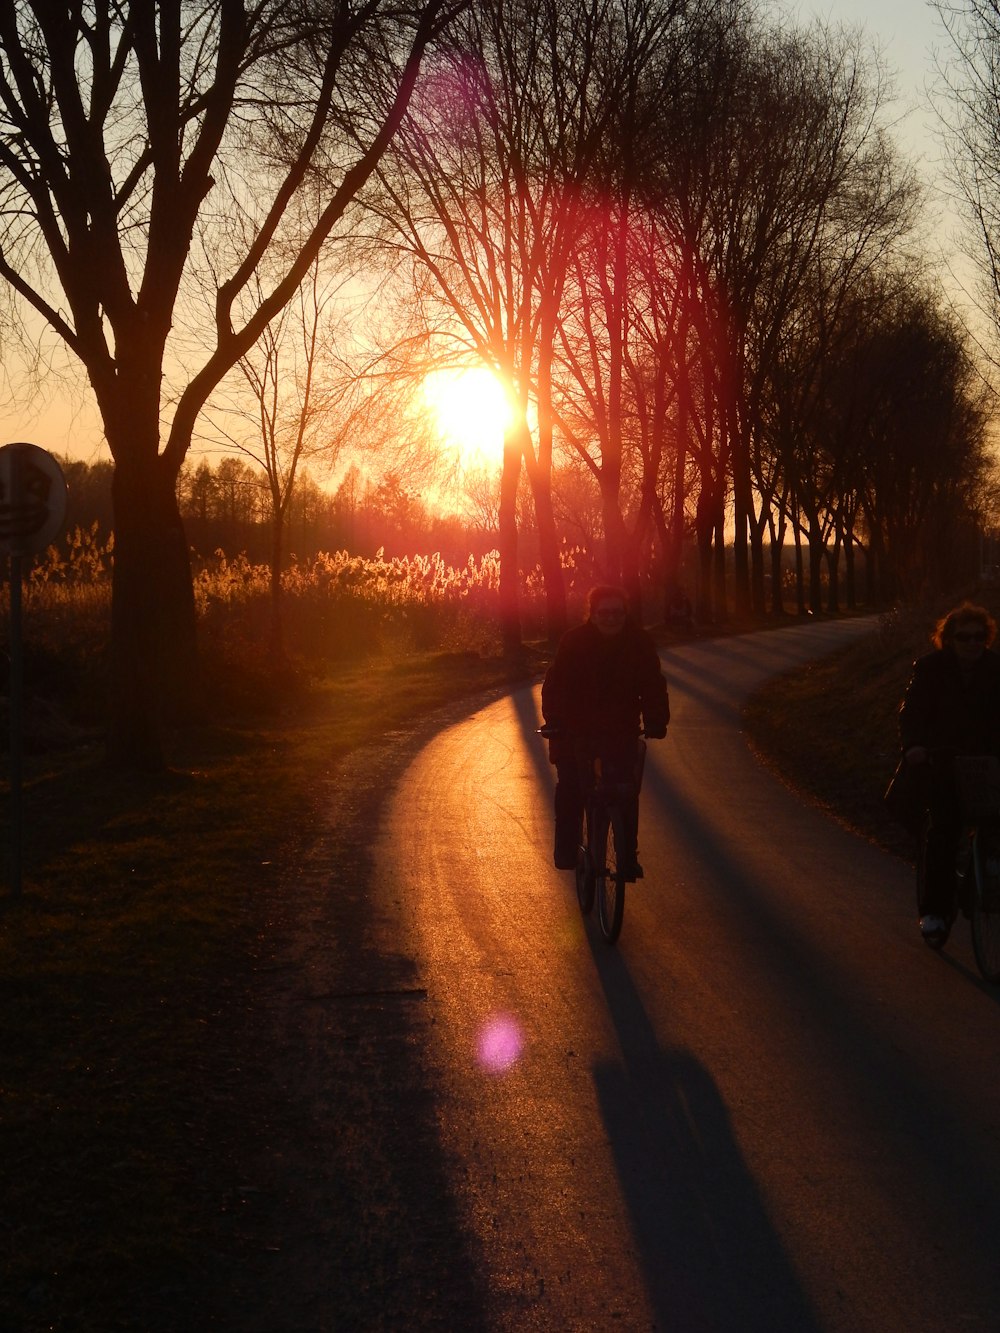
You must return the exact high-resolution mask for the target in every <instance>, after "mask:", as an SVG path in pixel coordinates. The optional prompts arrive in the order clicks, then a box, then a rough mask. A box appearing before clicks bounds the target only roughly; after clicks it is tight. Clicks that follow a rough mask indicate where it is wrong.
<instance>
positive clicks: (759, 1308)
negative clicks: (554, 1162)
mask: <svg viewBox="0 0 1000 1333" xmlns="http://www.w3.org/2000/svg"><path fill="white" fill-rule="evenodd" d="M591 941H592V946H593V948H594V958H595V963H596V966H597V971H598V975H599V976H600V979H601V983H602V985H603V986H604V991H605V995H606V997H607V1002H608V1009H609V1011H610V1013H611V1016H612V1018H613V1019H614V1023H615V1027H616V1030H617V1033H618V1039H619V1042H620V1044H621V1049H622V1057H623V1063H622V1064H621V1065H618V1064H614V1063H610V1062H605V1063H599V1064H598V1065H596V1066H595V1068H594V1083H595V1086H596V1089H597V1095H598V1100H599V1102H600V1106H601V1113H602V1116H603V1118H604V1123H605V1126H606V1128H607V1132H608V1138H609V1140H610V1145H611V1149H612V1152H613V1154H614V1158H615V1165H616V1168H617V1171H618V1176H619V1179H620V1182H621V1187H622V1194H623V1197H624V1199H625V1201H626V1204H627V1206H628V1209H629V1213H630V1216H631V1220H632V1228H633V1233H634V1237H635V1242H636V1246H637V1249H638V1253H639V1258H640V1262H641V1264H642V1269H643V1274H644V1277H645V1284H646V1291H647V1294H648V1297H649V1301H650V1304H651V1306H652V1309H653V1311H654V1313H655V1316H656V1325H655V1326H656V1327H657V1328H663V1329H669V1330H671V1333H702V1330H704V1331H705V1333H708V1331H709V1330H712V1333H723V1331H727V1333H728V1331H729V1330H731V1331H732V1333H756V1331H757V1330H759V1333H777V1331H778V1330H789V1331H790V1330H795V1333H812V1331H813V1330H816V1331H817V1333H818V1330H819V1329H820V1327H821V1325H820V1324H819V1323H818V1322H817V1320H816V1317H815V1315H814V1313H813V1312H812V1310H811V1309H810V1307H809V1303H808V1301H807V1298H806V1296H805V1293H804V1291H803V1290H802V1287H801V1284H800V1283H799V1280H798V1277H797V1276H796V1273H795V1270H794V1268H793V1266H792V1264H791V1262H790V1260H789V1258H788V1255H787V1254H786V1253H785V1251H784V1249H783V1247H782V1244H781V1242H780V1240H779V1239H778V1237H777V1235H776V1234H775V1232H774V1229H773V1227H772V1225H771V1222H770V1219H769V1218H768V1215H767V1210H766V1208H765V1206H764V1203H763V1201H762V1199H761V1196H760V1192H759V1190H758V1188H757V1184H756V1182H755V1180H754V1178H753V1175H752V1173H751V1172H750V1170H749V1169H748V1167H747V1165H746V1162H745V1161H744V1159H743V1156H742V1153H741V1152H740V1149H739V1146H738V1144H737V1142H736V1139H735V1136H734V1134H733V1129H732V1124H731V1121H730V1118H729V1113H728V1111H727V1109H726V1106H725V1103H724V1101H723V1099H722V1097H721V1095H720V1093H719V1089H718V1087H717V1085H716V1083H715V1081H714V1079H713V1078H712V1076H711V1074H710V1073H709V1072H708V1070H707V1069H706V1068H705V1066H704V1065H703V1064H702V1063H701V1062H700V1061H699V1060H698V1059H697V1057H696V1056H695V1055H694V1054H693V1053H692V1052H691V1051H688V1050H684V1049H683V1048H680V1047H675V1048H667V1049H664V1048H663V1047H662V1046H661V1045H660V1043H659V1042H658V1040H657V1037H656V1034H655V1032H654V1030H653V1027H652V1025H651V1024H650V1022H649V1018H648V1016H647V1014H646V1011H645V1008H644V1007H643V1004H642V1000H641V998H640V996H639V994H638V992H637V991H636V988H635V985H634V983H633V981H632V978H631V976H630V974H629V971H628V966H627V964H626V963H625V961H624V959H623V958H622V956H621V955H620V954H618V953H617V952H613V951H611V950H608V949H607V948H606V947H605V946H604V945H603V944H602V943H599V942H598V943H596V944H595V943H594V936H593V934H591Z"/></svg>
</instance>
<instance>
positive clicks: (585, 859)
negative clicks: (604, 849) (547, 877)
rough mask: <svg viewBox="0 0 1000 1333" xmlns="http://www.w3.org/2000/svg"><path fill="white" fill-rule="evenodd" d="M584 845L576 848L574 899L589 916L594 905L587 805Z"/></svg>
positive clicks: (591, 837) (591, 826)
mask: <svg viewBox="0 0 1000 1333" xmlns="http://www.w3.org/2000/svg"><path fill="white" fill-rule="evenodd" d="M584 824H585V831H584V845H583V846H582V847H578V848H577V849H576V900H577V902H578V903H579V904H580V911H581V912H582V913H583V915H584V916H589V915H590V911H591V909H592V907H593V906H594V854H593V847H594V832H595V830H594V823H593V812H592V811H591V810H590V808H589V807H588V809H587V812H586V816H585V819H584Z"/></svg>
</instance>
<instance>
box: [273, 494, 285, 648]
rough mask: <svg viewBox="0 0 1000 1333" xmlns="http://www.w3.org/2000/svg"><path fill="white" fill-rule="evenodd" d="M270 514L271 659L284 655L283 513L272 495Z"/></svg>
mask: <svg viewBox="0 0 1000 1333" xmlns="http://www.w3.org/2000/svg"><path fill="white" fill-rule="evenodd" d="M271 500H272V515H271V660H272V662H274V663H277V662H280V661H281V660H282V658H283V657H284V655H285V632H284V624H283V620H282V605H281V564H282V559H283V556H284V549H283V548H284V539H285V515H284V511H283V510H282V509H281V508H280V506H279V504H278V503H277V499H276V497H275V496H273V495H272V497H271Z"/></svg>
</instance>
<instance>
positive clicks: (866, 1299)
mask: <svg viewBox="0 0 1000 1333" xmlns="http://www.w3.org/2000/svg"><path fill="white" fill-rule="evenodd" d="M864 632H871V625H870V624H869V625H868V626H867V627H866V626H865V625H864V624H862V623H859V622H849V621H841V622H832V623H829V624H827V623H823V624H817V625H810V626H805V627H794V628H789V629H783V630H778V631H771V632H767V633H763V634H754V635H748V636H742V637H738V638H722V639H716V640H711V641H705V642H699V643H696V644H692V645H689V646H685V647H681V648H677V649H672V650H671V651H669V652H667V653H665V654H664V656H663V663H664V670H665V672H666V674H667V678H668V683H669V688H670V698H671V709H672V721H671V724H670V730H669V734H668V737H667V739H666V740H665V741H663V742H651V743H650V746H649V756H648V762H647V767H646V777H645V782H644V787H643V793H642V814H641V820H640V855H641V859H642V862H643V865H644V867H645V871H646V878H645V880H644V881H643V882H642V883H640V884H638V885H636V886H635V887H634V888H632V887H630V888H629V890H628V897H627V901H626V910H625V924H624V928H623V931H622V936H621V939H620V940H619V942H618V944H617V946H616V947H614V948H610V947H608V946H607V945H606V944H605V943H604V941H603V940H602V938H601V936H600V934H599V931H598V929H597V925H596V921H589V922H586V923H585V922H583V921H582V919H581V917H580V913H579V909H578V907H577V905H576V899H575V894H574V889H573V883H572V876H571V875H570V874H569V873H567V872H561V871H557V870H555V869H554V868H553V867H552V863H551V855H550V853H551V842H552V817H551V796H552V786H553V770H552V769H551V768H550V767H549V765H548V762H547V758H546V754H545V747H544V745H543V743H542V742H540V741H539V739H538V738H537V737H536V736H535V735H534V728H535V727H536V726H537V725H538V691H537V689H535V690H530V689H527V690H523V691H521V692H518V693H515V694H513V695H512V696H510V697H507V698H504V699H502V700H500V701H498V702H496V703H493V704H491V705H490V706H488V707H485V708H483V709H482V710H481V711H479V712H477V713H476V714H475V715H474V716H472V717H471V718H469V719H468V720H467V721H465V722H462V723H461V724H459V725H457V726H453V727H451V728H449V729H447V730H446V731H444V732H442V733H441V734H439V735H438V736H437V737H436V738H435V739H434V740H433V741H432V742H431V743H429V744H428V745H427V746H426V747H425V748H424V749H423V750H422V751H421V752H420V753H419V755H418V756H417V757H416V760H415V762H414V763H413V764H412V765H411V766H410V767H409V769H408V770H407V772H406V774H405V776H404V778H403V780H402V781H401V783H400V785H399V787H398V789H397V791H396V793H395V795H394V797H393V799H392V801H391V802H390V805H389V808H388V811H387V815H386V818H385V820H384V823H383V827H382V829H381V833H380V837H379V841H378V848H377V859H376V876H375V883H376V884H377V885H379V890H378V892H379V894H380V895H385V896H384V899H383V902H384V906H385V912H384V920H385V921H386V922H387V923H388V922H389V921H390V920H391V921H392V923H393V926H392V929H393V931H394V932H395V931H398V930H400V929H402V931H403V933H404V934H405V936H406V939H405V941H403V947H405V949H406V950H407V952H409V953H410V954H411V956H412V957H414V958H415V959H416V962H417V971H418V974H419V981H420V985H421V986H423V987H425V988H426V992H427V1004H428V1006H429V1011H430V1022H429V1030H430V1032H431V1033H432V1037H431V1041H430V1049H429V1050H428V1051H427V1052H426V1058H427V1060H428V1061H429V1066H430V1071H431V1073H432V1075H433V1079H434V1086H435V1088H436V1103H437V1115H438V1120H439V1132H440V1139H441V1145H442V1152H443V1154H444V1156H445V1161H446V1163H447V1169H448V1173H449V1178H450V1181H451V1189H452V1192H453V1196H454V1199H455V1201H456V1207H457V1209H458V1212H459V1216H460V1218H461V1223H462V1226H463V1228H464V1231H465V1233H466V1235H467V1237H468V1246H467V1248H468V1253H469V1255H470V1256H471V1258H470V1260H469V1262H471V1263H473V1264H475V1266H476V1268H477V1270H478V1272H479V1273H480V1276H481V1278H482V1280H483V1284H484V1286H485V1288H486V1290H488V1293H489V1295H488V1302H487V1309H486V1311H485V1313H484V1326H485V1327H486V1328H490V1329H558V1330H572V1329H580V1330H584V1329H593V1330H604V1329H622V1330H642V1329H662V1330H670V1333H689V1331H691V1333H695V1331H697V1333H701V1331H702V1330H705V1331H706V1333H707V1331H709V1330H720V1331H721V1330H725V1331H728V1330H733V1333H750V1331H751V1330H760V1331H761V1333H765V1331H766V1333H781V1331H783V1330H789V1331H793V1333H812V1331H813V1330H844V1331H845V1333H846V1331H848V1330H850V1331H851V1333H854V1331H855V1330H859V1331H861V1330H871V1331H872V1333H894V1331H895V1330H899V1331H900V1333H903V1331H904V1330H905V1333H942V1331H943V1330H970V1331H971V1330H976V1331H980V1330H982V1331H984V1333H985V1331H986V1330H989V1331H990V1333H996V1330H998V1329H1000V1078H998V1072H1000V1009H998V998H1000V996H998V993H997V991H996V990H994V989H993V988H990V987H988V986H986V985H984V984H983V983H982V982H981V981H980V980H979V979H978V975H977V974H976V972H975V966H974V963H973V959H972V955H971V950H970V948H969V943H968V927H967V925H966V923H964V922H960V923H958V925H957V926H956V931H955V935H954V937H953V941H952V942H950V943H949V945H948V948H947V950H946V952H945V953H944V954H942V955H935V954H933V953H932V952H931V951H930V950H928V949H927V948H926V947H925V946H924V945H923V944H922V942H921V941H920V939H919V937H918V934H917V927H916V921H915V909H914V900H913V889H912V874H911V872H910V870H909V868H908V867H907V866H906V865H905V864H904V863H903V862H901V861H899V860H897V859H895V858H893V857H891V856H889V855H888V854H886V853H883V852H882V851H880V850H879V849H878V848H876V847H874V846H872V845H870V844H868V843H867V842H866V841H864V840H863V839H861V838H859V837H857V836H856V835H854V834H852V833H851V832H850V831H848V830H846V829H844V828H842V827H841V826H840V825H839V824H838V823H837V822H836V821H835V820H834V819H833V818H831V817H830V815H828V814H827V813H826V812H824V811H822V810H820V809H818V808H817V807H815V806H814V805H811V804H809V803H807V802H805V801H803V800H802V799H800V798H799V797H798V796H797V795H796V794H795V793H794V792H792V791H790V790H789V789H788V788H787V787H786V786H785V785H784V784H782V782H780V781H779V780H778V779H777V778H775V777H774V776H773V775H771V774H770V773H769V772H767V771H766V770H764V769H763V768H762V767H761V766H760V765H759V764H758V763H757V762H756V760H755V758H754V756H753V754H752V753H751V751H750V749H749V747H748V746H747V744H746V740H745V737H744V736H743V734H742V733H741V730H740V707H741V704H742V702H743V700H744V699H745V698H746V697H747V696H748V694H749V693H750V692H752V691H753V689H754V688H756V687H757V685H758V684H759V683H761V682H762V681H764V680H765V679H766V678H768V677H770V676H773V675H774V674H776V673H778V672H782V671H786V670H789V669H791V668H793V667H795V666H796V665H798V664H800V663H802V662H804V661H807V660H809V659H813V658H816V657H819V656H822V655H824V654H825V653H827V652H829V651H831V650H833V649H835V648H836V647H837V646H839V645H840V644H841V643H844V642H846V641H847V639H848V638H849V637H851V636H852V635H857V634H860V633H864ZM851 725H852V721H851V719H850V718H845V727H848V728H850V727H851ZM857 744H858V747H859V750H860V748H861V747H863V746H864V745H865V737H864V736H863V735H860V734H859V735H858V736H857ZM387 928H388V926H387ZM397 943H398V942H397Z"/></svg>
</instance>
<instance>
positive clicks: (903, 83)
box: [772, 0, 947, 159]
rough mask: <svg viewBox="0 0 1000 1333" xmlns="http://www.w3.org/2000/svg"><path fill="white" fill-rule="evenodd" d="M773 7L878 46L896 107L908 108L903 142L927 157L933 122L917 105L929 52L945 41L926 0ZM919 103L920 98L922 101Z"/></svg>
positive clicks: (792, 1) (811, 1)
mask: <svg viewBox="0 0 1000 1333" xmlns="http://www.w3.org/2000/svg"><path fill="white" fill-rule="evenodd" d="M772 2H773V4H774V7H775V8H776V9H778V10H780V11H783V12H784V13H786V14H789V15H791V16H793V17H794V16H798V17H799V18H801V19H803V20H808V19H810V18H813V17H817V18H821V19H824V20H825V21H827V22H828V23H830V24H832V25H837V24H844V25H846V26H848V27H852V28H853V27H859V28H863V29H864V30H865V32H866V34H867V35H868V36H869V37H870V38H871V39H872V41H873V42H874V43H875V44H876V45H878V46H879V47H881V48H882V51H883V55H884V58H885V60H886V62H887V63H888V64H889V65H890V66H891V67H892V68H893V69H894V71H895V72H896V76H897V88H896V93H897V98H898V100H899V104H900V105H899V109H900V111H902V110H903V109H904V107H907V108H915V109H912V110H909V112H908V115H907V118H906V124H905V130H904V141H905V144H906V147H907V151H908V152H909V153H910V154H911V155H914V156H920V157H927V158H929V159H933V156H934V154H935V152H936V151H937V149H936V145H935V144H934V139H933V133H932V126H933V118H932V116H931V114H930V112H929V110H927V109H926V108H924V109H921V108H919V106H918V103H919V102H920V100H921V99H922V98H924V89H925V85H926V84H927V83H928V82H931V81H933V79H934V60H933V51H934V49H935V48H938V49H939V50H940V49H944V48H945V47H946V44H947V37H946V34H945V32H944V29H943V27H942V24H941V19H940V18H939V16H938V13H937V11H936V10H935V9H934V7H933V6H932V5H931V4H929V3H927V0H772ZM924 100H926V99H925V98H924Z"/></svg>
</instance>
